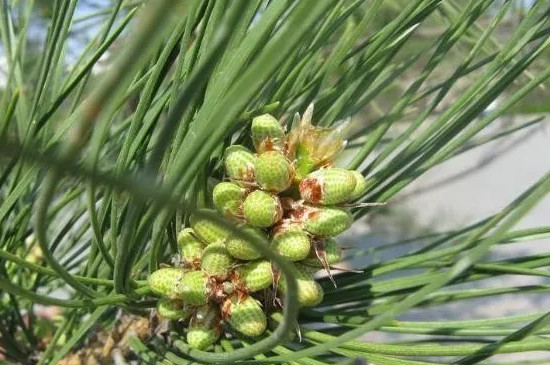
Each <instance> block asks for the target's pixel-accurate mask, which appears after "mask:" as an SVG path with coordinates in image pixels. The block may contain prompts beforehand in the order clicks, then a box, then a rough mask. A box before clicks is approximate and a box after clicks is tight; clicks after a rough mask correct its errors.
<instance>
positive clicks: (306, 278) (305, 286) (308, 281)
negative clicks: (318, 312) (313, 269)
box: [277, 264, 324, 307]
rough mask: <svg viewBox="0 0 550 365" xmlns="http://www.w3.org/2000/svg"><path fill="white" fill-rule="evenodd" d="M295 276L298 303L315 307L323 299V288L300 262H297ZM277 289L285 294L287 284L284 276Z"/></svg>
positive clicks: (302, 305)
mask: <svg viewBox="0 0 550 365" xmlns="http://www.w3.org/2000/svg"><path fill="white" fill-rule="evenodd" d="M294 268H295V277H296V281H297V283H298V303H299V304H300V307H313V306H315V305H317V304H319V303H321V302H322V301H323V294H324V293H323V288H321V285H319V283H317V282H316V281H315V279H314V278H313V276H311V274H310V272H309V270H308V269H307V268H306V267H304V266H302V265H299V264H295V266H294ZM277 291H278V292H279V293H280V294H281V295H283V296H285V295H286V293H287V285H286V280H285V278H284V276H281V278H280V279H279V282H278V283H277Z"/></svg>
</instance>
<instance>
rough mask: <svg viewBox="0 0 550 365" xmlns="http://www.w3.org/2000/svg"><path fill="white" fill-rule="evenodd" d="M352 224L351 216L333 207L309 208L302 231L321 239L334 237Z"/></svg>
mask: <svg viewBox="0 0 550 365" xmlns="http://www.w3.org/2000/svg"><path fill="white" fill-rule="evenodd" d="M352 223H353V219H352V217H351V214H350V213H349V212H347V211H346V210H344V209H340V208H333V207H319V208H313V207H312V208H311V211H310V212H308V214H307V219H305V221H304V229H305V230H306V231H308V232H309V233H311V234H314V235H316V236H321V237H334V236H336V235H338V234H340V233H342V232H344V231H345V230H347V229H348V228H349V227H351V224H352Z"/></svg>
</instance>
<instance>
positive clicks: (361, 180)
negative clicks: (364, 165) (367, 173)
mask: <svg viewBox="0 0 550 365" xmlns="http://www.w3.org/2000/svg"><path fill="white" fill-rule="evenodd" d="M351 173H352V174H353V177H354V178H355V188H354V189H353V191H352V193H351V194H350V196H349V199H348V201H353V200H355V199H358V198H360V197H362V196H363V194H364V193H365V191H367V187H368V182H367V179H365V177H364V176H363V175H362V174H361V173H360V172H359V171H355V170H352V171H351Z"/></svg>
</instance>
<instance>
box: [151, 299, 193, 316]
mask: <svg viewBox="0 0 550 365" xmlns="http://www.w3.org/2000/svg"><path fill="white" fill-rule="evenodd" d="M157 312H158V314H159V316H161V317H163V318H166V319H171V320H173V321H177V320H186V319H188V318H189V317H190V316H191V314H192V309H191V307H189V306H186V305H185V304H184V303H183V302H182V301H181V300H172V299H168V298H160V299H159V301H158V302H157Z"/></svg>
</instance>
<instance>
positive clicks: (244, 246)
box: [225, 228, 267, 260]
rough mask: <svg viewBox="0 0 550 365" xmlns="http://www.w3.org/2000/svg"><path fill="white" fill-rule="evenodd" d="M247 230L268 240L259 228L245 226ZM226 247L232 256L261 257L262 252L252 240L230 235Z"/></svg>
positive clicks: (248, 258)
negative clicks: (257, 249) (255, 246)
mask: <svg viewBox="0 0 550 365" xmlns="http://www.w3.org/2000/svg"><path fill="white" fill-rule="evenodd" d="M245 231H247V232H248V233H251V234H254V235H257V236H258V238H263V239H265V240H267V238H266V237H265V235H264V234H263V233H262V232H261V231H260V230H259V229H255V228H245ZM225 248H227V251H228V252H229V253H230V254H231V256H233V257H235V258H237V259H239V260H256V259H258V258H260V257H261V254H260V253H259V252H258V251H256V249H255V248H254V246H253V245H252V244H251V243H250V242H247V241H245V240H243V239H241V238H239V237H238V236H233V235H231V236H229V237H228V238H227V240H226V241H225Z"/></svg>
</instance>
